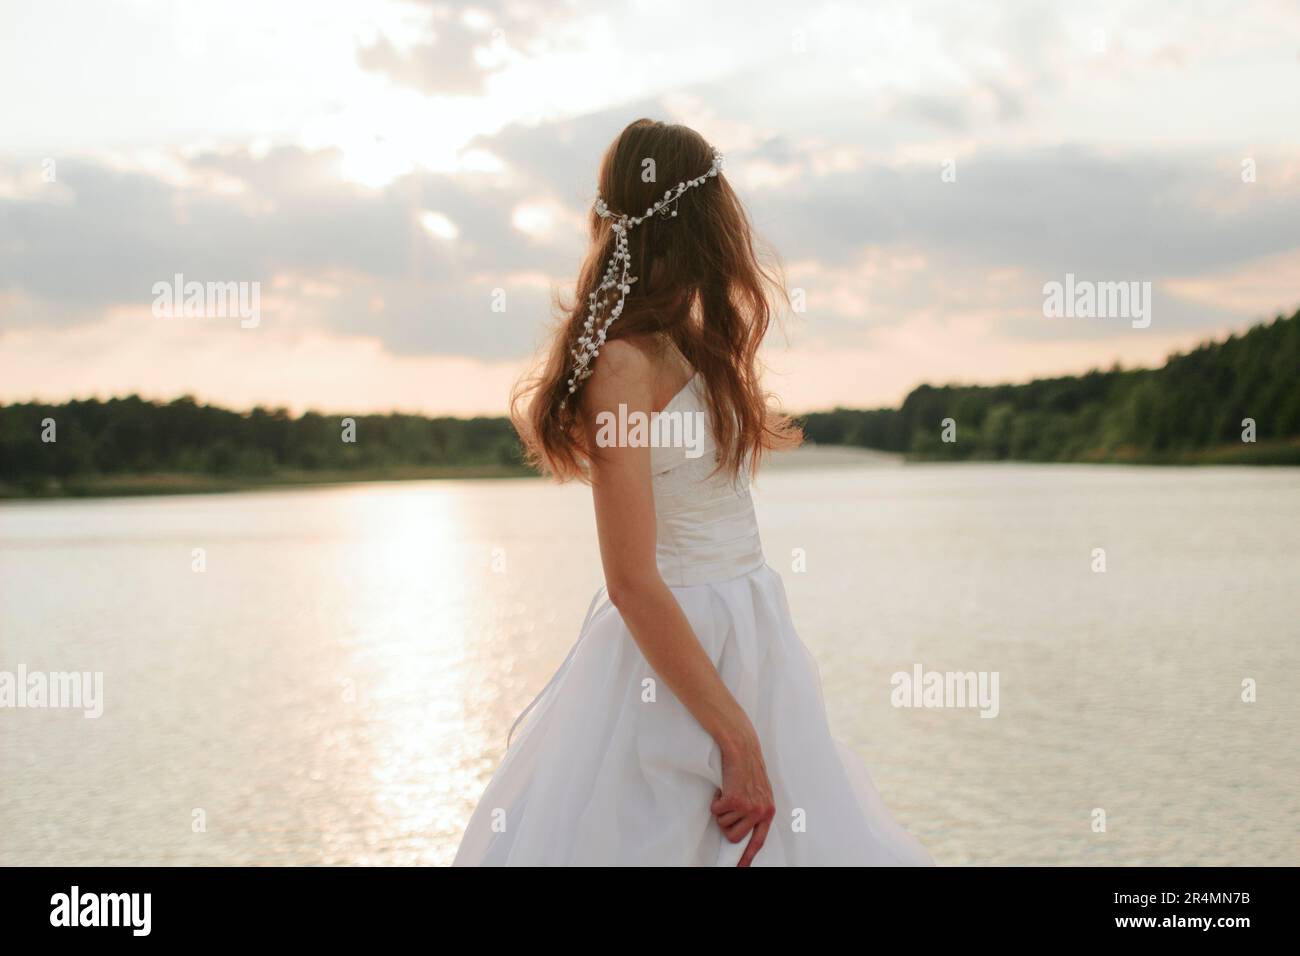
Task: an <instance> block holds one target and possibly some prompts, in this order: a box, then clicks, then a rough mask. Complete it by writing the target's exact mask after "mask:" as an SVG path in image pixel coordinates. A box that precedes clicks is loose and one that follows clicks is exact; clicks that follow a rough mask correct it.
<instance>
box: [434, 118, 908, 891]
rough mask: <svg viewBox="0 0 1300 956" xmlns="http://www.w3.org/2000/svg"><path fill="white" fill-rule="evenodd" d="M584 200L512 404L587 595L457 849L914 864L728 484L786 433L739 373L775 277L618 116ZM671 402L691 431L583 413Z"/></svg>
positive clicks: (698, 171)
mask: <svg viewBox="0 0 1300 956" xmlns="http://www.w3.org/2000/svg"><path fill="white" fill-rule="evenodd" d="M600 196H601V198H600V199H598V200H597V201H596V205H595V209H594V211H593V214H592V218H591V231H592V244H591V249H590V251H589V253H588V255H587V258H586V262H585V263H584V265H583V268H582V272H581V275H580V277H579V279H578V289H577V293H578V295H577V301H576V304H575V307H574V308H573V309H571V310H569V311H568V314H567V316H565V317H564V319H563V321H562V324H561V326H560V328H559V329H558V330H557V332H556V335H555V338H554V341H553V342H552V344H551V347H550V351H549V357H548V359H547V361H546V364H545V366H544V368H543V370H542V372H541V374H540V375H539V376H538V377H536V378H535V379H532V380H530V381H528V382H527V383H526V384H525V385H524V387H523V388H522V389H521V390H520V391H519V392H518V393H517V394H516V395H515V401H514V410H515V415H514V418H515V426H516V428H517V430H518V431H519V434H520V436H521V438H522V439H523V441H524V444H525V446H526V448H527V451H528V452H529V454H530V456H531V458H532V460H533V461H534V462H536V463H537V464H538V465H540V466H541V467H542V469H543V470H544V471H546V472H548V473H550V474H551V475H553V476H555V477H557V478H558V479H560V480H567V479H571V478H579V479H581V480H584V481H588V482H590V484H591V488H592V498H593V500H594V503H595V508H596V524H597V530H598V536H599V540H600V555H601V561H602V564H603V566H604V571H605V588H604V590H603V597H604V600H601V598H602V593H597V595H596V599H595V600H594V601H593V602H592V608H591V610H590V611H589V612H588V614H587V620H586V622H585V623H584V624H583V627H582V631H581V633H580V635H579V637H578V641H577V643H576V644H575V645H574V648H573V650H572V651H571V652H570V654H569V657H568V659H567V660H566V661H565V662H564V664H563V665H562V666H561V667H560V669H559V671H558V672H557V673H556V674H555V676H554V677H553V678H552V679H551V682H550V684H549V685H548V686H547V688H546V689H545V690H544V691H542V693H541V695H539V696H538V698H537V699H536V700H534V701H533V703H532V704H531V705H530V706H529V708H528V709H527V710H526V711H525V712H524V714H523V715H521V717H520V720H519V721H516V728H515V730H514V732H513V734H512V738H511V743H510V746H509V749H508V751H507V753H506V757H505V759H504V761H503V762H502V764H501V767H500V768H499V769H498V770H497V772H496V775H495V776H494V777H493V779H492V781H491V783H490V784H489V785H488V787H487V790H486V791H485V792H484V794H483V798H482V800H481V801H480V803H479V806H478V808H477V810H476V811H475V813H474V815H473V817H472V819H471V820H470V823H469V826H468V828H467V829H466V832H465V836H464V838H463V840H462V842H461V845H460V850H459V852H458V854H457V856H456V863H457V864H458V865H499V864H523V865H552V864H590V865H619V864H630V865H721V864H727V865H730V864H735V865H739V866H749V865H751V864H754V863H758V864H763V865H777V866H780V865H809V864H811V865H819V864H924V863H929V862H930V860H929V857H928V856H927V855H926V853H925V850H924V849H922V848H921V847H920V845H919V844H917V843H916V842H915V841H914V840H912V838H911V837H909V836H908V835H907V834H906V833H904V832H903V831H902V830H901V829H899V828H898V827H897V825H895V824H894V823H893V822H892V821H891V820H890V819H889V815H888V812H887V811H886V810H885V808H884V806H883V805H882V804H881V802H880V799H879V797H878V796H877V795H876V793H875V791H874V789H873V788H872V786H871V783H870V780H869V778H868V777H867V775H866V773H865V771H864V770H863V769H862V768H861V767H860V766H859V765H858V764H857V762H856V758H854V757H853V755H852V754H850V753H849V752H847V751H846V750H843V749H840V748H839V747H838V746H837V745H836V744H835V742H834V741H833V740H832V738H831V735H830V731H829V729H828V727H827V723H826V715H825V709H824V705H823V703H822V699H821V687H820V681H819V678H818V674H817V669H816V664H815V662H814V661H813V660H812V658H811V657H810V655H809V654H808V652H807V650H806V649H805V648H804V646H803V645H802V644H801V643H800V641H799V638H798V636H797V635H796V634H795V631H794V626H793V624H792V623H791V620H790V613H789V610H788V608H787V606H786V600H785V592H784V588H783V587H782V584H781V579H780V577H779V576H778V575H777V574H776V572H775V571H773V570H772V569H771V568H769V567H768V566H767V564H766V563H765V561H764V558H763V553H762V550H761V548H760V545H759V537H758V528H757V525H756V523H755V519H754V511H753V506H752V504H751V502H750V496H749V475H750V473H751V472H752V470H753V469H754V468H755V467H756V466H757V465H758V463H759V462H760V461H761V459H762V457H763V455H764V454H765V453H766V452H768V451H770V450H773V449H777V448H783V447H787V446H791V445H794V444H797V443H798V441H799V437H800V436H799V432H798V429H797V428H796V427H795V426H794V425H793V424H792V423H791V422H790V421H789V420H788V419H786V418H785V417H783V416H781V415H778V414H776V413H774V412H773V411H771V410H769V408H768V406H767V396H766V393H765V392H764V391H763V389H762V387H761V385H760V382H759V373H758V366H757V358H756V357H757V352H758V347H759V344H760V343H761V342H762V340H763V335H764V333H765V332H766V331H767V327H768V322H769V319H770V314H771V301H770V294H771V293H773V292H780V291H781V290H780V286H779V285H778V284H777V283H776V282H775V281H774V280H773V279H772V277H771V275H770V274H769V273H768V272H766V271H765V270H764V268H763V267H762V266H761V265H760V263H759V261H758V259H757V257H756V255H755V252H754V245H753V239H752V237H751V234H750V227H749V222H748V219H747V217H746V215H745V212H744V210H743V208H742V207H741V204H740V201H739V200H738V199H737V197H736V195H735V193H734V192H733V191H732V189H731V186H730V185H729V184H728V182H727V180H726V178H725V177H724V176H723V175H722V172H721V157H720V156H719V155H718V154H717V153H716V152H714V151H713V150H712V149H711V148H710V147H709V145H708V144H707V143H706V142H705V141H704V140H703V139H702V138H701V137H700V136H699V134H697V133H696V132H694V131H693V130H690V129H687V128H686V127H684V126H669V125H665V124H663V123H656V122H652V121H650V120H638V121H636V122H635V123H633V124H632V125H630V126H629V127H628V128H627V129H625V130H624V131H623V132H622V134H620V135H619V137H618V138H617V139H616V140H615V141H614V143H613V145H612V146H610V148H609V150H608V151H607V152H606V154H605V158H604V162H603V163H602V165H601V172H600ZM642 210H644V212H642ZM679 412H680V413H683V414H684V415H691V414H693V413H694V414H696V415H697V416H698V418H699V419H700V420H702V421H705V422H707V428H706V429H705V434H704V435H703V439H704V440H703V441H702V442H698V441H697V442H695V443H693V444H692V445H691V447H686V443H685V442H678V443H676V445H677V446H676V447H674V443H672V442H668V443H664V442H651V441H648V440H647V438H648V437H649V436H648V435H647V434H646V433H645V432H644V431H643V432H637V431H636V430H635V429H623V430H622V431H621V432H618V433H617V435H618V436H621V439H622V440H618V439H617V438H611V436H612V435H615V430H613V429H610V428H607V427H602V425H607V424H608V423H609V422H610V421H611V420H613V419H614V418H616V417H617V416H619V415H623V416H625V417H624V419H623V420H632V419H635V418H636V417H638V416H643V417H642V418H641V420H642V421H645V420H646V419H650V420H652V421H656V422H666V421H677V422H680V421H681V420H682V416H680V415H677V414H676V413H679ZM653 431H654V430H653V429H651V432H653ZM657 434H661V435H662V434H670V435H671V434H678V435H680V434H681V432H680V431H679V432H672V431H671V430H670V429H662V430H661V431H660V432H658V433H657ZM652 445H653V446H654V447H651V446H652ZM701 452H702V453H701Z"/></svg>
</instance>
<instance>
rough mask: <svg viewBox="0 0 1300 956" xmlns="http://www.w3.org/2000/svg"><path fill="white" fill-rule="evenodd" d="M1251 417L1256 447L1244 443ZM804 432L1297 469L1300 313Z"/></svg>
mask: <svg viewBox="0 0 1300 956" xmlns="http://www.w3.org/2000/svg"><path fill="white" fill-rule="evenodd" d="M1247 418H1249V419H1253V420H1254V423H1255V432H1254V438H1255V441H1254V442H1246V441H1243V439H1242V434H1243V431H1245V426H1243V424H1242V422H1243V420H1244V419H1247ZM944 419H951V420H952V427H951V428H950V429H949V437H955V439H956V440H955V441H944V440H943V439H944ZM804 429H805V434H806V435H807V437H808V439H809V440H811V441H814V442H817V443H819V444H826V445H856V446H860V447H863V448H876V449H881V450H884V451H896V452H903V453H906V454H907V455H909V456H911V457H913V458H916V459H922V460H987V461H997V460H1004V459H1014V460H1021V461H1080V462H1140V463H1150V464H1159V463H1196V462H1206V463H1208V462H1221V463H1238V462H1239V463H1243V464H1245V463H1250V464H1300V312H1296V314H1295V315H1292V316H1291V317H1290V318H1283V317H1278V318H1277V319H1275V320H1273V321H1272V322H1269V323H1265V324H1261V325H1256V326H1254V327H1252V328H1251V329H1250V330H1248V331H1247V332H1245V333H1244V334H1241V335H1233V336H1230V337H1229V338H1228V339H1227V340H1226V341H1223V342H1211V343H1207V344H1204V345H1202V346H1200V347H1199V348H1196V349H1194V350H1193V351H1191V352H1188V353H1186V354H1175V355H1173V356H1170V358H1169V360H1168V361H1167V362H1166V363H1165V365H1164V366H1163V367H1161V368H1158V369H1121V368H1113V369H1111V370H1109V371H1099V370H1094V371H1091V372H1088V373H1087V374H1085V375H1071V376H1066V377H1063V378H1047V379H1038V380H1036V381H1033V382H1029V383H1027V384H1024V385H992V386H982V385H945V386H942V387H935V386H931V385H922V386H920V387H918V388H916V389H913V390H912V392H911V393H910V394H909V395H908V396H907V398H906V399H905V400H904V401H903V404H902V407H900V408H897V409H875V410H871V411H858V410H852V409H843V408H837V409H835V410H834V411H830V412H817V413H814V414H811V415H808V416H806V417H805V418H804Z"/></svg>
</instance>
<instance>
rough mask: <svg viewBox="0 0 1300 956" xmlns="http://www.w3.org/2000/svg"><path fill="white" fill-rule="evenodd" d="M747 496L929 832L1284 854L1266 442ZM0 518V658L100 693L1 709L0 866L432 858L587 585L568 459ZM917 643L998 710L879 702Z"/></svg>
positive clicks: (801, 480)
mask: <svg viewBox="0 0 1300 956" xmlns="http://www.w3.org/2000/svg"><path fill="white" fill-rule="evenodd" d="M757 497H758V503H759V509H760V520H761V524H762V526H763V528H764V542H765V547H766V550H767V552H768V555H769V560H770V562H771V563H772V564H773V566H775V567H776V568H777V569H778V570H780V571H782V572H783V574H784V575H785V578H786V582H787V587H788V590H789V593H790V598H791V604H792V607H793V610H794V614H795V619H796V622H797V624H798V626H799V629H800V633H801V635H802V636H803V638H804V640H805V642H806V643H807V644H808V645H809V646H810V648H811V649H812V651H813V652H814V654H815V655H816V657H817V658H818V660H819V661H820V663H821V668H822V674H823V678H824V682H825V691H826V699H827V705H828V709H829V711H830V715H831V719H832V723H833V725H834V727H835V730H836V732H837V734H838V735H840V736H841V737H842V738H844V739H845V740H846V741H847V742H848V743H850V745H852V746H853V747H855V749H857V750H859V751H860V752H861V753H862V754H863V756H864V757H865V758H866V759H867V761H868V763H869V765H870V766H871V767H872V768H873V772H874V774H875V777H876V781H877V784H878V785H879V786H880V788H881V790H882V791H883V792H884V795H885V797H886V799H887V801H888V802H889V803H890V805H891V807H892V808H893V809H894V810H895V812H896V814H897V816H898V817H899V818H900V819H901V821H902V822H903V823H904V824H905V825H906V826H907V827H908V828H909V829H910V830H912V831H913V832H915V833H917V835H918V836H920V837H921V838H922V839H923V840H924V841H925V842H926V843H927V844H928V845H929V846H930V848H931V849H932V850H933V852H934V854H935V856H936V857H937V858H938V859H939V860H940V861H941V862H944V863H964V862H980V863H1052V862H1069V863H1092V862H1118V863H1142V862H1164V863H1171V864H1190V863H1202V864H1204V863H1242V862H1247V863H1265V862H1276V863H1294V862H1295V861H1296V859H1297V857H1298V856H1300V853H1298V852H1297V841H1296V834H1297V832H1300V796H1298V794H1300V771H1298V769H1297V758H1296V754H1295V748H1294V740H1295V738H1296V736H1297V734H1300V719H1298V718H1297V709H1296V708H1295V707H1294V706H1293V705H1292V704H1291V701H1293V700H1295V699H1296V695H1297V693H1298V692H1300V686H1297V684H1298V683H1300V666H1297V665H1300V659H1298V655H1300V650H1298V649H1297V646H1296V644H1295V642H1294V640H1293V639H1292V637H1293V633H1294V630H1293V629H1294V621H1295V620H1297V619H1300V598H1298V596H1297V592H1296V590H1295V587H1294V573H1295V568H1296V567H1297V566H1298V563H1300V534H1298V533H1297V532H1300V481H1297V473H1296V472H1295V471H1294V470H1286V469H1267V470H1263V469H1261V470H1254V471H1250V470H1228V469H1197V470H1184V469H1152V470H1141V469H1124V468H1108V469H1086V468H1074V469H1071V468H1050V467H1048V468H1034V467H1023V466H1002V467H993V466H990V467H982V466H957V467H934V468H928V467H920V468H914V467H908V468H887V469H869V468H831V469H826V470H822V471H799V472H787V473H772V474H770V475H767V476H766V477H765V478H764V479H763V480H762V482H761V483H760V485H759V488H758V492H757ZM828 502H834V503H835V505H834V507H833V508H832V507H828V504H827V503H828ZM0 545H2V547H0V580H2V581H3V587H4V593H3V600H0V668H10V669H12V667H14V666H16V665H17V664H19V663H25V664H26V665H27V666H28V667H31V668H43V669H46V670H99V671H102V672H103V673H104V682H105V698H106V699H105V713H104V716H103V718H101V719H100V720H97V721H89V720H85V719H84V718H82V717H81V716H80V714H79V713H76V714H74V713H68V712H59V711H48V710H47V711H36V710H25V711H24V710H6V711H4V712H0V720H3V721H4V728H3V729H4V732H3V734H0V772H2V773H3V780H4V786H3V787H0V832H2V833H4V840H3V842H2V843H0V863H4V864H32V863H46V864H58V863H70V864H88V863H101V864H102V863H121V864H143V863H224V864H233V863H250V864H274V863H326V864H333V863H371V864H393V863H447V862H449V861H450V859H451V857H452V855H453V854H454V851H455V845H456V840H457V837H458V835H459V832H460V828H461V827H462V826H463V824H464V822H465V820H466V819H467V817H468V815H469V812H470V810H471V809H472V807H473V805H474V802H475V800H476V799H477V798H478V796H479V794H480V793H481V791H482V787H483V786H484V784H485V783H486V781H487V779H488V776H489V775H490V773H491V771H492V769H493V768H494V767H495V765H496V763H497V761H498V760H499V759H500V756H501V754H502V752H503V749H504V746H505V739H506V732H507V730H508V728H509V726H510V723H511V721H512V720H513V719H514V717H515V716H516V715H517V714H518V713H519V711H520V710H521V709H522V708H523V707H524V706H525V705H526V704H527V703H528V701H529V700H531V698H532V695H533V694H535V693H536V692H537V691H538V690H539V689H540V688H541V686H542V685H543V684H544V683H545V681H546V679H547V678H548V677H549V675H550V673H551V672H552V670H553V669H554V667H555V666H556V665H557V664H558V663H559V661H560V660H561V659H562V657H563V655H564V653H565V652H566V651H567V650H568V647H569V645H570V643H571V642H572V640H573V638H574V637H575V636H576V633H577V628H578V625H579V624H580V622H581V618H582V614H583V612H584V611H585V609H586V607H587V602H588V600H589V599H590V596H591V594H592V592H593V591H594V590H595V589H596V588H597V587H598V586H599V583H600V572H599V567H598V564H597V558H596V552H595V547H594V530H593V527H592V521H591V515H590V503H589V500H588V498H587V495H586V493H585V491H584V490H583V489H581V488H563V489H556V488H552V487H550V486H547V485H544V484H542V483H540V482H527V481H524V482H428V483H410V484H388V485H363V486H354V487H339V488H317V489H305V490H295V491H274V492H265V493H255V494H244V495H229V496H197V497H174V498H157V499H148V500H146V499H139V500H116V501H111V500H105V501H69V502H48V503H18V504H13V503H11V504H6V505H4V506H3V507H0ZM1098 546H1104V547H1106V548H1107V551H1108V555H1109V560H1110V568H1109V570H1108V572H1107V573H1106V574H1104V575H1097V574H1093V573H1091V572H1090V571H1089V570H1088V561H1089V555H1090V553H1091V551H1092V549H1093V548H1094V547H1098ZM795 548H799V549H802V551H803V553H804V554H805V555H806V562H807V572H806V573H792V570H791V566H790V555H791V553H792V551H793V549H795ZM195 549H202V553H203V555H204V557H205V561H206V570H205V571H203V572H202V573H196V572H195V571H194V570H193V560H194V558H193V556H194V553H195ZM916 662H920V663H922V664H923V665H924V666H925V667H927V668H932V669H960V670H970V669H979V670H997V671H999V672H1000V674H1001V680H1002V700H1001V713H1000V715H999V716H998V718H997V719H995V720H981V719H980V718H978V717H977V716H975V715H974V714H970V713H967V714H961V713H952V712H947V713H944V712H935V711H924V710H899V709H895V708H893V707H891V706H890V704H889V698H888V692H889V685H888V679H889V675H890V674H891V673H892V672H893V671H895V670H910V668H911V667H912V665H913V664H914V663H916ZM1245 676H1249V677H1253V678H1255V679H1256V680H1257V681H1258V683H1259V686H1260V688H1261V696H1260V701H1259V703H1257V704H1255V705H1245V704H1242V703H1241V702H1240V700H1239V683H1240V681H1241V679H1242V678H1243V677H1245ZM1095 806H1104V807H1107V808H1108V812H1109V813H1110V815H1111V820H1112V827H1111V830H1110V832H1108V833H1107V834H1105V835H1104V838H1098V837H1097V836H1096V835H1095V834H1092V833H1091V832H1090V831H1089V828H1088V813H1089V812H1090V810H1091V809H1092V808H1093V807H1095ZM196 813H197V814H199V815H200V816H199V817H196ZM200 818H201V820H202V821H203V826H202V827H201V828H200V827H198V826H196V823H195V821H196V819H200Z"/></svg>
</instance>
